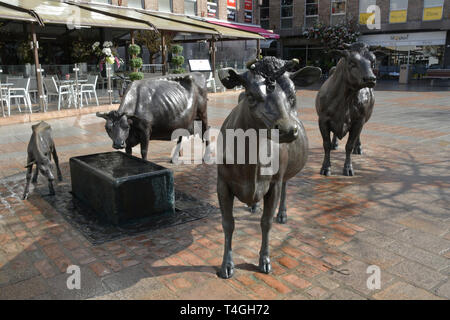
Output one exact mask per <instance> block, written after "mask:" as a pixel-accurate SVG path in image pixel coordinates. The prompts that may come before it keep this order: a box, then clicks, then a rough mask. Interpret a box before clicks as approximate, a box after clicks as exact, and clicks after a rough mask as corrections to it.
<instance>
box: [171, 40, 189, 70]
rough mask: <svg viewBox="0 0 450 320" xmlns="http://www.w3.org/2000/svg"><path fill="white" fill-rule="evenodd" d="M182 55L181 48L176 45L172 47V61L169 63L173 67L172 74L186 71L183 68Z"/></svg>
mask: <svg viewBox="0 0 450 320" xmlns="http://www.w3.org/2000/svg"><path fill="white" fill-rule="evenodd" d="M182 53H183V47H182V46H180V45H178V44H176V45H173V46H172V60H171V63H172V65H173V66H174V69H173V70H172V73H185V72H186V70H185V69H184V68H183V64H184V57H183V56H182V55H181V54H182Z"/></svg>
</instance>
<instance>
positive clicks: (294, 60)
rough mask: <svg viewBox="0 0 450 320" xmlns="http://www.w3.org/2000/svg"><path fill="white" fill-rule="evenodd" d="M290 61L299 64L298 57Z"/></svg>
mask: <svg viewBox="0 0 450 320" xmlns="http://www.w3.org/2000/svg"><path fill="white" fill-rule="evenodd" d="M291 62H292V63H293V64H299V63H300V61H299V60H298V59H296V58H294V59H292V60H291Z"/></svg>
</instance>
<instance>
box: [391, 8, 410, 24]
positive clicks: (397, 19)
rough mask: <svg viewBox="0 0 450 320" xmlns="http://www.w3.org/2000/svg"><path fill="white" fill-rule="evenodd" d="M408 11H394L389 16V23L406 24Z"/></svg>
mask: <svg viewBox="0 0 450 320" xmlns="http://www.w3.org/2000/svg"><path fill="white" fill-rule="evenodd" d="M406 16H407V10H394V11H391V12H390V14H389V23H403V22H406Z"/></svg>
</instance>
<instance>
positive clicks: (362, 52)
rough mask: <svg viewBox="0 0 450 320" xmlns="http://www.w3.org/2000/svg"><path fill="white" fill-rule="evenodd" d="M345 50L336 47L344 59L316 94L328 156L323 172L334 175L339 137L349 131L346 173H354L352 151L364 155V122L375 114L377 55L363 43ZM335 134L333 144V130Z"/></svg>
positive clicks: (324, 162) (347, 47) (321, 172)
mask: <svg viewBox="0 0 450 320" xmlns="http://www.w3.org/2000/svg"><path fill="white" fill-rule="evenodd" d="M345 47H346V49H345V50H336V51H335V53H337V54H339V55H340V56H341V57H342V58H341V59H340V60H339V62H338V64H337V66H336V68H335V69H332V70H331V72H330V74H331V76H330V77H329V78H328V79H327V81H325V83H324V84H323V85H322V87H321V88H320V90H319V93H318V94H317V97H316V110H317V114H318V115H319V128H320V133H321V134H322V139H323V148H324V150H325V157H324V159H323V163H322V168H321V169H320V174H322V175H326V176H329V175H330V174H331V162H330V151H331V149H336V148H337V139H336V137H337V138H339V139H342V138H343V137H344V136H345V135H346V134H347V133H349V136H348V140H347V144H346V146H345V153H346V157H345V164H344V170H343V174H344V175H345V176H353V175H354V171H353V166H352V160H351V154H352V152H353V153H354V154H361V153H362V149H361V140H360V134H361V130H362V128H363V126H364V124H365V123H366V122H367V121H368V120H369V118H370V116H371V115H372V110H373V106H374V103H375V97H374V95H373V89H372V88H373V87H374V86H375V84H376V77H375V75H374V73H373V71H372V68H373V66H374V63H375V55H374V54H373V53H372V52H370V51H369V49H368V47H367V46H366V45H365V44H362V43H355V44H352V45H345ZM331 132H333V133H334V137H333V143H332V142H331V138H330V133H331Z"/></svg>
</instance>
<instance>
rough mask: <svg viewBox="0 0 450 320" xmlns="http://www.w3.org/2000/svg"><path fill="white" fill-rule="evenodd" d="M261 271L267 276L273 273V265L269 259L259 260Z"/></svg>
mask: <svg viewBox="0 0 450 320" xmlns="http://www.w3.org/2000/svg"><path fill="white" fill-rule="evenodd" d="M259 271H261V272H262V273H266V274H267V273H270V272H272V264H271V263H270V258H269V257H261V258H259Z"/></svg>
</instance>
